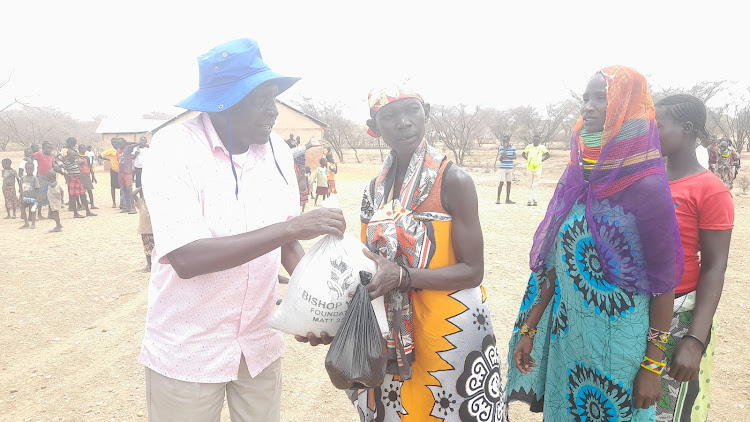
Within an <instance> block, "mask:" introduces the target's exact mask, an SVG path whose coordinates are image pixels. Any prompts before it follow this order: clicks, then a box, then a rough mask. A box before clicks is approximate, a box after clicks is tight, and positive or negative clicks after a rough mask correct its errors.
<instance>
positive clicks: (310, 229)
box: [289, 208, 346, 240]
mask: <svg viewBox="0 0 750 422" xmlns="http://www.w3.org/2000/svg"><path fill="white" fill-rule="evenodd" d="M289 224H290V227H289V229H290V230H291V232H292V235H293V237H294V239H296V240H310V239H314V238H316V237H318V236H320V235H324V234H330V235H333V236H336V237H338V238H339V239H340V238H342V237H344V232H345V231H346V220H344V213H343V212H341V210H339V209H334V208H318V209H316V210H312V211H310V212H307V213H304V214H302V215H300V216H297V217H294V218H293V219H291V220H289Z"/></svg>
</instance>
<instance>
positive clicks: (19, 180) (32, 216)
mask: <svg viewBox="0 0 750 422" xmlns="http://www.w3.org/2000/svg"><path fill="white" fill-rule="evenodd" d="M111 142H112V148H110V149H108V150H106V151H104V152H102V153H101V154H100V155H96V154H95V153H94V152H93V150H92V148H91V146H86V145H81V144H79V143H78V141H77V140H76V139H75V138H73V137H69V138H68V139H66V140H65V143H64V145H65V146H64V147H63V148H62V149H60V151H55V150H54V147H53V145H52V143H51V142H49V141H45V142H44V143H42V148H41V150H39V147H38V146H36V145H32V146H31V147H30V148H28V149H26V150H25V151H24V158H23V159H22V160H21V162H20V163H19V165H18V167H17V168H15V167H14V166H13V162H12V161H11V159H10V158H4V159H3V160H2V179H3V196H4V199H5V209H6V212H7V216H6V217H5V218H6V219H10V218H17V213H16V211H17V210H19V209H20V214H21V218H23V220H24V224H23V225H22V226H21V227H20V228H21V229H34V228H36V221H37V220H44V219H51V220H54V221H55V223H56V224H55V227H54V228H52V229H51V230H50V232H53V233H55V232H60V231H62V228H63V226H62V224H61V222H60V211H61V210H62V207H63V205H66V202H65V191H66V189H63V187H62V184H61V183H58V179H57V175H58V174H59V175H61V176H62V179H63V180H64V181H65V185H67V193H68V201H67V205H68V210H69V211H71V212H72V213H73V218H85V217H95V216H96V214H95V213H94V212H92V210H96V209H98V207H97V206H96V205H95V204H94V184H96V183H97V179H96V172H95V160H96V159H97V158H99V159H106V160H108V161H109V163H110V177H111V186H112V207H113V208H116V207H117V206H118V205H117V203H116V201H115V191H116V190H117V189H120V192H121V194H120V205H119V206H120V208H121V209H122V212H127V213H129V214H135V213H136V208H137V209H138V210H139V211H140V214H141V221H140V223H139V227H138V232H139V234H141V235H142V241H143V245H144V251H145V254H146V261H147V266H146V268H147V269H148V270H149V271H150V267H151V250H152V249H153V244H154V241H153V234H152V233H151V228H150V217H149V214H148V208H147V207H146V204H145V202H144V201H143V200H142V195H143V194H142V193H141V191H140V187H141V173H142V171H143V166H144V163H145V160H146V157H147V156H148V140H147V138H146V137H145V136H144V137H141V138H140V140H139V142H138V143H134V142H127V141H125V139H122V138H112V140H111ZM134 181H135V184H136V187H137V188H139V189H137V190H136V191H133V190H132V185H133V182H134ZM137 195H140V196H141V198H140V200H139V199H138V198H137ZM44 207H47V216H46V217H44V214H43V208H44Z"/></svg>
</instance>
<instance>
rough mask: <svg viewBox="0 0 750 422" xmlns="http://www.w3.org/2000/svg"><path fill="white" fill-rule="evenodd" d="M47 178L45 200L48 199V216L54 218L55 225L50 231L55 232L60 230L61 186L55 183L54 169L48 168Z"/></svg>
mask: <svg viewBox="0 0 750 422" xmlns="http://www.w3.org/2000/svg"><path fill="white" fill-rule="evenodd" d="M45 177H46V178H47V201H49V217H50V218H51V219H53V220H55V223H57V225H56V226H55V228H54V229H52V230H50V233H57V232H59V231H62V224H60V209H61V208H62V202H63V188H62V186H60V184H59V183H57V174H56V173H55V171H54V170H49V171H48V172H47V174H46V175H45Z"/></svg>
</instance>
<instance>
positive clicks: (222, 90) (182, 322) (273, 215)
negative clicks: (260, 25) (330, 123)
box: [139, 39, 346, 421]
mask: <svg viewBox="0 0 750 422" xmlns="http://www.w3.org/2000/svg"><path fill="white" fill-rule="evenodd" d="M198 68H199V74H200V87H199V89H198V91H196V92H195V93H194V94H193V95H191V96H189V97H188V98H186V99H184V100H183V101H182V102H180V103H179V104H178V106H180V107H184V108H187V109H189V110H196V111H201V112H202V113H201V114H200V115H199V116H197V117H195V118H193V119H191V120H187V121H185V122H182V123H177V124H174V125H171V126H168V127H166V128H164V129H162V130H160V131H159V132H157V133H156V134H155V135H154V137H153V139H152V141H151V149H152V150H151V152H150V157H149V159H150V162H151V163H152V164H153V165H151V166H148V167H146V168H144V171H143V190H144V193H145V195H144V196H145V198H146V201H147V202H148V208H149V211H150V214H151V221H152V226H153V231H154V239H155V247H154V251H153V254H152V261H153V266H152V273H151V280H150V282H149V291H148V299H149V300H148V313H147V316H146V329H145V334H144V338H143V344H142V347H141V355H140V359H139V361H140V362H141V363H142V364H143V365H144V366H145V367H146V395H147V406H148V412H149V419H150V420H151V421H164V420H169V421H177V420H180V421H181V420H191V421H204V420H205V421H216V420H218V419H219V418H220V415H221V409H222V406H223V402H224V396H225V395H226V397H227V402H228V407H229V413H230V415H231V418H232V420H233V421H278V420H279V418H280V398H281V362H280V358H281V355H282V354H283V352H284V342H283V339H282V337H281V334H280V333H278V332H272V331H271V330H270V328H269V324H270V319H271V316H272V315H273V313H274V311H275V304H276V299H277V296H278V282H277V275H278V271H279V269H280V266H281V265H282V264H283V265H284V268H285V269H286V270H287V271H288V272H290V273H291V272H292V271H293V270H294V268H295V266H296V265H297V262H299V259H300V258H301V257H302V255H303V254H304V251H303V249H302V247H301V246H300V244H299V242H298V240H304V239H312V238H315V237H317V236H319V235H322V234H333V235H336V236H342V235H343V233H344V230H345V226H346V223H345V222H344V217H343V214H342V213H341V211H340V210H331V209H317V210H314V211H311V212H309V213H306V214H303V215H299V206H298V205H299V191H298V188H297V180H296V177H295V172H294V167H293V165H294V164H293V161H292V156H291V152H290V150H289V148H288V147H287V145H286V144H285V143H284V140H283V139H282V138H281V137H280V136H278V135H276V134H275V133H273V132H272V131H271V128H272V127H273V125H274V123H275V121H276V117H277V116H278V110H277V109H276V96H277V95H278V94H280V93H282V92H284V91H285V90H287V89H288V88H289V87H291V86H292V85H293V84H294V83H295V82H297V80H298V78H290V77H284V76H281V75H279V74H277V73H274V72H273V71H272V70H271V69H270V68H269V67H268V65H266V63H265V62H264V61H263V59H262V57H261V54H260V50H259V49H258V44H257V43H256V42H255V41H254V40H250V39H239V40H235V41H230V42H228V43H225V44H222V45H220V46H218V47H216V48H214V49H213V50H211V51H209V52H208V53H206V54H204V55H202V56H200V57H198Z"/></svg>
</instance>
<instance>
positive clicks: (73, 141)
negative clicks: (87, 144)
mask: <svg viewBox="0 0 750 422" xmlns="http://www.w3.org/2000/svg"><path fill="white" fill-rule="evenodd" d="M77 143H78V141H76V138H74V137H72V136H71V137H70V138H68V139H66V140H65V145H66V146H67V147H68V148H70V147H72V146H73V145H75V144H77Z"/></svg>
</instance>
